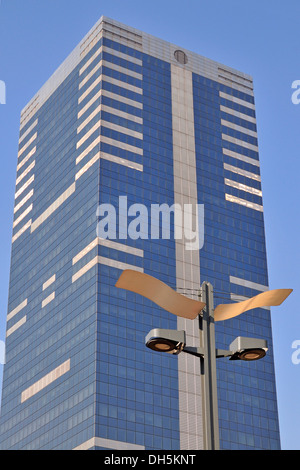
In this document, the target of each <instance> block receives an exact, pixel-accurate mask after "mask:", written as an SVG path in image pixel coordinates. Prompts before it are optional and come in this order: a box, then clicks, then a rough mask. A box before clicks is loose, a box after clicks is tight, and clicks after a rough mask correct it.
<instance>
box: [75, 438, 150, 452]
mask: <svg viewBox="0 0 300 470" xmlns="http://www.w3.org/2000/svg"><path fill="white" fill-rule="evenodd" d="M93 447H101V448H102V449H114V450H145V447H144V446H141V445H138V444H131V443H128V442H123V441H115V440H112V439H106V438H104V437H92V438H91V439H89V440H88V441H85V442H83V443H82V444H80V445H79V446H77V447H75V448H74V449H73V450H81V451H82V450H89V449H92V448H93Z"/></svg>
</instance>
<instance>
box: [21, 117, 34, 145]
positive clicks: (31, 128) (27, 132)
mask: <svg viewBox="0 0 300 470" xmlns="http://www.w3.org/2000/svg"><path fill="white" fill-rule="evenodd" d="M37 123H38V119H36V120H35V121H34V122H33V123H32V124H31V126H29V127H28V129H27V130H26V131H25V132H24V134H22V135H21V137H20V138H19V144H20V143H21V142H23V140H24V139H25V137H27V136H28V134H30V132H31V131H32V130H33V129H34V128H35V127H36V126H37Z"/></svg>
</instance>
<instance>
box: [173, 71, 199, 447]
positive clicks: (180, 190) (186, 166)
mask: <svg viewBox="0 0 300 470" xmlns="http://www.w3.org/2000/svg"><path fill="white" fill-rule="evenodd" d="M171 84H172V87H171V90H172V130H173V169H174V198H175V199H174V203H175V204H180V207H184V204H192V205H193V207H197V206H196V205H197V202H198V199H197V180H196V152H195V131H194V129H195V127H194V113H193V80H192V72H191V71H189V70H187V69H186V68H182V67H178V66H175V65H171ZM175 252H176V287H177V289H180V290H181V289H182V288H183V289H186V291H187V292H192V290H189V289H194V290H195V291H197V290H199V289H200V257H199V250H197V251H193V250H190V251H189V250H187V249H186V244H185V240H182V239H176V240H175ZM197 300H198V299H197ZM177 329H178V330H185V331H186V334H187V342H188V344H191V345H193V346H194V345H195V346H196V344H197V345H198V346H199V344H198V343H199V325H198V320H195V321H191V320H188V321H187V320H185V319H184V318H180V317H178V319H177ZM200 377H201V374H200V362H199V360H198V359H196V358H194V357H188V360H187V359H186V357H185V355H183V354H180V355H179V356H178V378H179V382H178V383H179V431H180V449H182V450H188V449H203V432H204V430H203V415H202V391H201V390H202V386H201V378H200ZM187 383H189V385H190V387H187V386H186V384H187ZM187 404H189V405H190V409H192V410H193V414H191V413H190V410H189V409H188V406H187Z"/></svg>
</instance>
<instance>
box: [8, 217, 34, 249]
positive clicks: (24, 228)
mask: <svg viewBox="0 0 300 470" xmlns="http://www.w3.org/2000/svg"><path fill="white" fill-rule="evenodd" d="M31 223H32V220H31V219H30V220H29V221H28V222H27V223H26V224H25V225H24V226H23V227H22V228H21V230H19V231H18V232H17V233H16V234H15V235H14V236H13V237H12V243H14V242H15V241H16V240H17V239H18V238H19V237H20V236H21V235H22V234H23V233H24V232H26V230H27V229H29V228H30V227H31Z"/></svg>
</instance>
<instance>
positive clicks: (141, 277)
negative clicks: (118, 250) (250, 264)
mask: <svg viewBox="0 0 300 470" xmlns="http://www.w3.org/2000/svg"><path fill="white" fill-rule="evenodd" d="M116 287H119V288H121V289H126V290H129V291H131V292H135V293H136V294H140V295H142V296H143V297H146V298H147V299H149V300H152V302H154V303H156V304H157V305H158V306H159V307H161V308H163V309H165V310H167V311H168V312H170V313H173V314H174V315H177V316H179V317H183V318H187V319H189V320H194V319H195V318H196V317H197V316H198V315H199V313H201V311H202V310H203V308H204V307H205V303H204V302H200V301H198V300H193V299H189V298H188V297H186V296H185V295H182V294H179V293H178V292H176V291H175V290H173V289H172V288H171V287H169V286H167V284H165V283H163V282H162V281H160V280H159V279H156V278H155V277H153V276H149V274H145V273H141V272H139V271H134V270H131V269H126V270H125V271H123V273H122V274H121V276H120V278H119V280H118V281H117V283H116ZM291 292H293V289H275V290H270V291H267V292H263V293H261V294H258V295H256V296H255V297H251V298H250V299H247V300H244V301H242V302H235V303H230V304H220V305H218V306H217V307H216V308H215V311H214V319H215V321H223V320H228V319H230V318H234V317H236V316H238V315H241V314H242V313H244V312H246V311H248V310H252V309H253V308H259V307H272V306H277V305H281V304H282V302H283V301H284V300H285V299H286V298H287V297H288V296H289V295H290V294H291Z"/></svg>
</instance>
